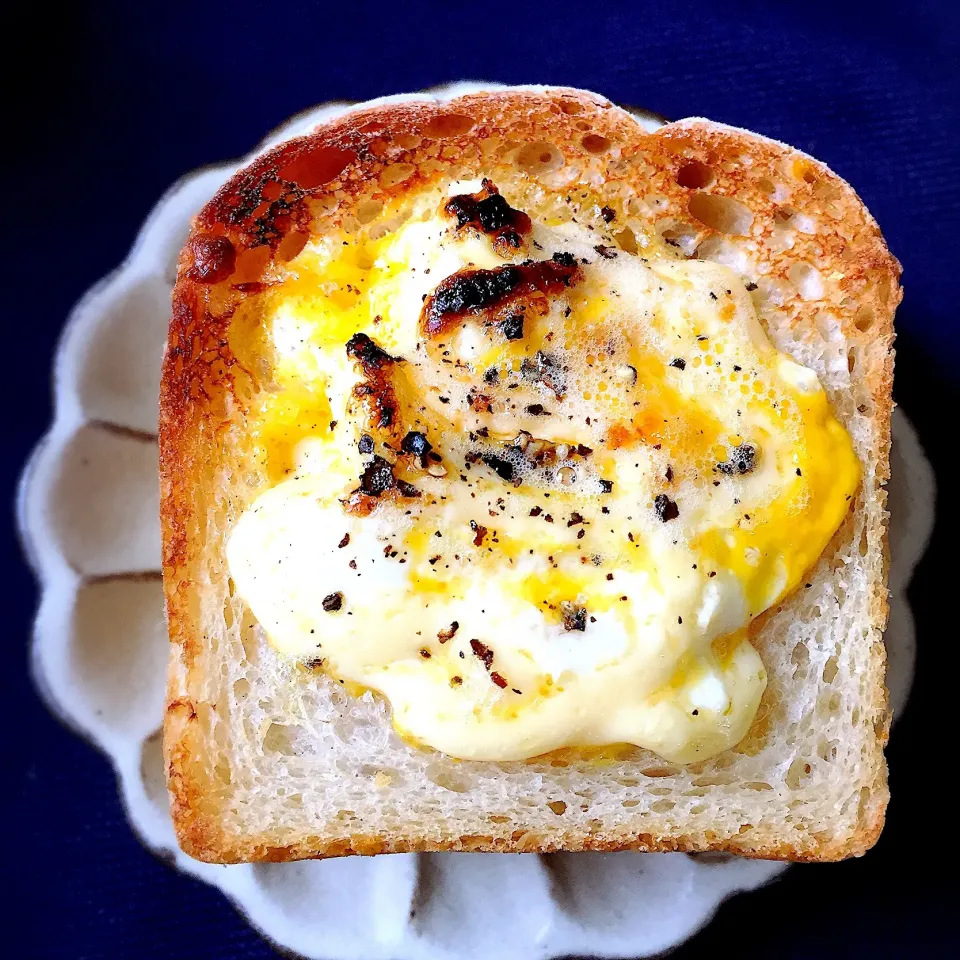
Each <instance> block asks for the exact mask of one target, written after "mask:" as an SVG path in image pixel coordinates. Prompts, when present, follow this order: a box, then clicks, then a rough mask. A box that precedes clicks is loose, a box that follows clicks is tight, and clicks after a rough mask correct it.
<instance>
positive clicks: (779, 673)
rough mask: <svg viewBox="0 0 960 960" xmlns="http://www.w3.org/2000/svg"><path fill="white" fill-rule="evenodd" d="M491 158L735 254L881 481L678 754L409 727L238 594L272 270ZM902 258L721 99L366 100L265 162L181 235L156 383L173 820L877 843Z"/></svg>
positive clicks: (643, 229)
mask: <svg viewBox="0 0 960 960" xmlns="http://www.w3.org/2000/svg"><path fill="white" fill-rule="evenodd" d="M479 176H489V177H492V178H493V179H494V180H495V182H496V183H497V185H498V186H499V187H500V189H501V190H502V191H503V193H504V194H505V195H507V196H509V198H510V200H511V203H512V204H513V205H514V206H516V207H518V208H519V209H521V210H524V211H525V212H527V213H529V214H530V215H531V216H532V217H535V218H543V219H546V220H549V221H550V222H554V223H562V222H564V221H565V220H567V219H569V218H572V217H576V218H577V220H578V222H579V223H581V224H588V225H589V224H591V223H596V224H597V225H600V224H601V223H602V224H603V225H604V226H605V227H607V226H609V225H610V224H612V225H613V226H615V227H616V232H615V237H616V241H617V243H618V244H619V246H620V247H621V248H622V249H623V250H625V251H627V252H629V253H635V252H637V251H638V250H640V251H645V253H644V255H647V256H651V255H663V256H669V257H674V258H676V257H682V258H686V257H695V258H701V259H706V260H712V261H716V262H718V263H723V264H726V265H728V266H730V267H732V268H733V269H734V270H735V271H736V272H737V273H738V274H740V275H741V276H742V277H743V279H744V282H745V284H746V285H747V289H748V290H750V291H751V294H752V297H753V299H754V303H755V305H756V308H757V312H758V315H759V317H760V319H761V322H762V324H763V325H764V327H765V329H766V331H767V333H768V335H769V336H770V338H771V340H772V341H773V343H774V345H775V346H776V347H777V348H778V349H780V350H782V351H784V352H786V353H788V354H789V355H790V356H792V357H793V358H794V359H795V360H797V361H798V362H799V363H801V364H804V365H805V366H807V367H810V368H812V369H813V370H814V371H816V373H817V374H818V376H819V377H820V379H821V382H822V383H823V385H824V387H825V389H826V390H827V391H828V393H829V396H830V399H831V402H832V404H833V407H834V410H835V411H836V414H837V416H838V418H839V419H840V420H841V422H842V423H843V424H844V425H845V427H846V429H847V430H848V431H849V433H850V435H851V437H852V438H853V441H854V445H855V448H856V451H857V455H858V457H859V458H860V461H861V464H862V468H863V480H862V483H861V487H860V490H859V493H858V495H857V497H856V498H855V502H854V504H853V509H852V510H851V513H850V516H849V519H848V521H847V522H846V523H845V524H844V526H843V527H842V528H841V529H840V531H839V532H838V533H837V535H836V536H835V537H834V539H833V540H832V541H831V543H830V545H829V546H828V547H827V549H826V550H825V552H824V554H823V555H822V557H821V559H820V561H819V563H818V564H817V565H816V567H815V568H814V569H813V570H811V571H810V573H809V576H808V577H807V578H806V581H805V583H804V585H803V586H802V587H801V588H800V589H799V590H798V591H796V592H795V593H794V594H793V595H792V596H790V597H788V598H787V599H786V600H785V601H784V602H783V603H781V604H780V605H779V606H778V607H776V608H774V609H772V610H770V611H768V612H767V613H766V614H765V615H763V616H762V617H761V618H759V619H758V620H757V621H754V623H753V625H752V627H751V640H752V642H753V643H754V645H755V647H756V648H757V650H758V651H759V653H760V654H761V656H762V659H763V662H764V665H765V667H766V671H767V675H768V685H767V689H766V692H765V694H764V698H763V702H762V704H761V707H760V711H759V714H758V716H757V718H756V721H755V722H754V724H753V726H752V728H751V730H750V732H749V733H748V735H747V736H746V738H745V739H744V740H742V741H741V742H740V743H739V744H738V745H737V747H735V748H734V749H732V750H729V751H727V752H726V753H723V754H722V755H720V756H718V757H716V758H715V759H713V760H711V761H708V762H706V763H702V764H699V765H695V766H688V767H676V766H671V765H669V764H666V763H664V762H663V761H662V760H660V759H659V758H658V757H656V756H655V755H653V754H651V753H647V752H645V751H643V750H640V749H637V748H632V747H622V746H618V747H611V748H609V749H602V750H596V749H594V750H589V751H586V750H581V751H578V750H569V749H568V750H561V751H555V752H553V753H551V754H549V755H547V756H544V757H541V758H536V759H534V760H529V761H522V762H521V761H516V762H508V763H494V762H461V761H456V760H453V759H450V758H448V757H445V756H443V755H441V754H438V753H434V752H431V751H427V750H420V749H416V748H413V747H410V746H408V745H406V744H405V743H403V742H402V741H401V740H400V739H399V738H398V737H397V735H396V734H395V733H394V732H393V730H392V727H391V724H390V722H389V716H388V706H387V705H386V704H385V703H384V702H383V701H382V700H381V699H379V698H377V697H375V696H373V695H372V694H370V693H365V694H363V695H361V696H359V697H356V696H354V695H352V694H351V693H348V692H347V691H346V690H345V689H343V687H342V686H341V685H340V684H339V683H337V682H336V681H335V680H333V679H331V678H330V677H328V676H326V675H325V674H323V673H322V672H321V671H320V670H319V669H312V668H311V667H310V666H309V665H304V664H302V663H296V662H293V661H290V660H287V659H284V658H283V657H281V656H280V655H279V654H277V653H276V652H275V651H274V650H273V649H272V648H271V647H270V646H269V644H268V643H267V642H266V640H265V638H264V636H263V635H262V633H261V630H260V628H259V626H258V625H257V623H256V622H255V620H254V618H253V617H252V615H251V614H250V612H249V610H248V609H246V608H245V606H244V605H243V603H242V602H241V601H240V600H239V598H238V597H236V596H235V595H234V589H233V585H232V583H231V581H230V578H229V576H228V574H227V572H226V565H225V562H224V557H223V544H224V542H225V540H226V538H227V536H228V535H229V532H230V530H231V528H232V525H233V524H234V523H235V522H236V520H237V518H238V517H239V516H240V514H241V513H242V512H243V510H244V508H245V506H246V505H247V504H248V503H249V502H250V501H251V500H252V498H253V497H254V496H255V495H256V494H257V492H258V491H259V489H260V488H261V485H262V484H263V483H265V482H266V480H265V478H264V477H263V476H261V475H259V474H258V472H257V469H256V468H255V464H254V462H253V460H252V459H251V457H250V455H249V446H250V443H249V438H248V437H247V436H246V432H245V429H244V411H245V410H246V409H249V407H250V405H251V404H252V403H253V402H254V401H255V399H256V397H257V396H258V394H259V393H260V391H262V390H265V389H267V390H268V389H269V388H270V372H269V369H261V368H259V367H258V366H257V365H256V363H248V362H246V358H244V361H245V362H243V363H241V362H239V361H238V358H237V356H236V353H235V351H234V348H233V346H232V345H233V344H235V343H237V342H240V340H243V341H244V342H250V341H251V338H253V339H254V340H255V338H256V335H257V334H256V332H257V329H258V322H259V314H258V309H257V303H258V298H259V297H260V296H262V295H263V294H264V292H265V291H267V290H268V289H269V286H270V284H271V283H272V282H275V281H276V280H277V278H278V277H282V276H283V273H284V270H285V264H286V263H288V262H289V261H290V260H292V259H293V258H294V257H295V256H296V255H297V253H298V252H299V251H300V250H301V249H302V248H303V246H304V244H305V243H306V241H307V239H308V238H309V237H311V236H316V235H320V234H324V233H326V232H330V231H335V230H342V231H345V232H347V233H348V234H355V233H359V232H361V231H366V232H368V233H369V234H370V235H371V236H373V237H376V236H382V235H385V234H386V233H389V232H390V231H392V230H395V229H396V228H397V227H398V226H399V225H400V224H401V223H402V222H404V219H405V216H408V215H409V214H408V213H407V212H406V211H405V198H408V197H410V198H412V197H418V198H419V200H418V203H422V200H423V197H424V195H425V193H429V192H430V191H435V192H436V195H437V198H438V202H439V199H440V198H441V197H442V196H443V191H444V189H445V185H446V184H448V183H449V182H451V181H453V180H458V179H474V178H477V177H479ZM900 297H901V291H900V286H899V264H898V263H897V262H896V260H895V259H894V258H893V257H892V256H891V255H890V253H889V252H888V250H887V248H886V246H885V244H884V241H883V238H882V237H881V234H880V231H879V228H878V227H877V224H876V223H875V222H874V220H873V219H872V218H871V217H870V215H869V213H868V212H867V210H866V209H865V208H864V206H863V205H862V203H861V202H860V200H859V199H858V197H857V196H856V194H855V193H854V191H853V190H852V188H851V187H850V186H849V185H848V184H846V183H845V182H844V181H843V180H841V179H840V178H839V177H837V176H836V175H835V174H833V173H832V172H831V171H830V170H828V169H827V168H826V167H824V166H823V165H822V164H820V163H818V162H817V161H815V160H812V159H811V158H809V157H806V156H804V155H802V154H800V153H798V152H797V151H795V150H792V149H790V148H789V147H786V146H784V145H782V144H778V143H775V142H773V141H770V140H767V139H764V138H761V137H758V136H756V135H754V134H750V133H747V132H744V131H740V130H735V129H732V128H727V127H723V126H720V125H717V124H713V123H710V122H708V121H703V120H690V121H682V122H679V123H672V124H669V125H667V126H665V127H663V128H661V129H659V130H658V131H656V132H655V133H652V134H651V133H646V132H644V131H643V130H642V129H641V128H640V127H639V126H638V125H637V123H636V122H635V121H634V120H633V119H632V118H631V117H630V116H629V115H628V114H626V113H625V112H623V111H622V110H620V109H618V108H616V107H614V106H612V105H611V104H610V103H608V102H607V101H605V100H603V99H601V98H599V97H596V96H594V95H591V94H584V93H581V92H578V91H573V90H566V89H553V90H547V91H543V92H531V91H519V90H517V91H509V90H508V91H502V92H497V93H491V94H485V95H482V94H481V95H472V96H467V97H463V98H461V99H458V100H453V101H450V102H447V103H436V102H432V101H414V102H404V103H393V104H388V105H385V106H381V107H374V108H370V109H359V110H356V111H354V112H351V113H348V114H346V115H344V116H343V117H341V118H339V119H337V120H335V121H333V122H332V123H330V124H328V125H326V126H323V127H321V128H319V129H318V130H316V131H315V132H314V133H313V134H311V135H310V136H308V137H305V138H302V139H297V140H293V141H290V142H288V143H285V144H282V145H281V146H279V147H277V148H275V149H274V150H272V151H270V152H269V153H267V154H265V155H264V156H262V157H260V158H258V159H257V160H255V161H254V162H253V163H252V164H250V165H249V166H248V167H247V168H245V169H244V170H241V171H240V172H239V173H237V174H236V175H235V176H234V177H233V179H232V180H231V181H230V182H229V183H228V184H227V185H226V186H225V187H224V188H223V189H222V190H221V191H220V192H219V193H218V194H217V196H216V197H215V198H214V199H213V200H212V201H211V202H210V203H209V204H207V206H206V207H205V208H204V209H203V210H202V211H201V212H200V214H199V215H198V217H197V218H196V220H195V223H194V227H193V230H192V232H191V235H190V238H189V239H188V241H187V243H186V245H185V247H184V249H183V252H182V254H181V257H180V263H179V275H178V280H177V285H176V289H175V292H174V301H173V317H172V321H171V325H170V334H169V341H168V347H167V352H166V356H165V360H164V368H163V380H162V386H161V432H160V444H161V495H162V506H161V512H162V526H163V563H164V574H165V587H166V595H167V609H168V616H169V624H170V635H171V641H172V656H171V663H170V672H169V689H168V703H167V712H166V721H165V731H164V747H165V755H166V763H167V770H168V783H169V788H170V793H171V800H172V807H173V815H174V820H175V823H176V827H177V831H178V834H179V837H180V841H181V844H182V845H183V847H184V849H185V850H186V851H187V852H188V853H190V854H192V855H193V856H195V857H197V858H199V859H203V860H209V861H213V862H235V861H249V860H287V859H294V858H302V857H314V856H336V855H343V854H352V853H359V854H372V853H380V852H401V851H425V850H498V851H515V852H522V851H551V850H560V849H563V850H588V849H589V850H618V849H626V848H630V849H638V850H662V851H670V850H683V851H704V850H724V851H730V852H733V853H737V854H742V855H746V856H755V857H769V858H782V859H796V860H835V859H840V858H843V857H846V856H850V855H857V854H861V853H863V852H864V851H865V850H866V849H868V848H869V847H870V846H871V845H872V844H873V843H874V842H875V840H876V838H877V836H878V835H879V832H880V830H881V828H882V824H883V817H884V811H885V808H886V804H887V796H888V794H887V783H886V766H885V762H884V758H883V746H884V744H885V742H886V737H887V730H888V711H887V702H886V692H885V688H884V680H883V678H884V664H885V657H884V648H883V642H882V629H883V626H884V623H885V620H886V596H887V595H886V587H885V572H886V570H885V568H886V559H885V530H886V511H885V492H884V489H883V484H884V483H885V482H886V480H887V473H888V451H889V430H890V412H891V383H892V372H893V352H892V341H893V314H894V311H895V308H896V305H897V303H898V302H899V300H900Z"/></svg>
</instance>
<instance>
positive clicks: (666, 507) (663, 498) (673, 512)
mask: <svg viewBox="0 0 960 960" xmlns="http://www.w3.org/2000/svg"><path fill="white" fill-rule="evenodd" d="M653 512H654V513H655V514H656V515H657V519H658V520H659V521H660V522H661V523H667V521H669V520H676V519H677V517H679V516H680V508H679V507H678V506H677V502H676V501H675V500H671V499H670V498H669V497H668V496H667V495H666V494H665V493H661V494H658V495H657V496H656V497H655V498H654V501H653Z"/></svg>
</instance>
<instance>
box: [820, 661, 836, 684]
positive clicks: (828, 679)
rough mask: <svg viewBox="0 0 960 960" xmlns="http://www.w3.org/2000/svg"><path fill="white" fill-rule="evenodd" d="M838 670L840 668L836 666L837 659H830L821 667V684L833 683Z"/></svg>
mask: <svg viewBox="0 0 960 960" xmlns="http://www.w3.org/2000/svg"><path fill="white" fill-rule="evenodd" d="M839 669H840V668H839V666H838V665H837V658H836V657H830V658H829V659H828V660H827V662H826V663H825V664H824V665H823V682H824V683H828V684H829V683H833V681H834V680H836V678H837V673H838V672H839Z"/></svg>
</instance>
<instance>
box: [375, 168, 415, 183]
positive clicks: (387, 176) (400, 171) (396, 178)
mask: <svg viewBox="0 0 960 960" xmlns="http://www.w3.org/2000/svg"><path fill="white" fill-rule="evenodd" d="M416 172H417V168H416V166H415V165H414V164H412V163H392V164H390V166H389V167H387V168H386V170H384V171H383V173H382V174H381V175H380V185H381V186H382V187H384V188H386V189H389V188H390V187H395V186H396V185H397V184H398V183H403V182H404V181H405V180H409V179H410V178H411V177H412V176H413V175H414V174H415V173H416Z"/></svg>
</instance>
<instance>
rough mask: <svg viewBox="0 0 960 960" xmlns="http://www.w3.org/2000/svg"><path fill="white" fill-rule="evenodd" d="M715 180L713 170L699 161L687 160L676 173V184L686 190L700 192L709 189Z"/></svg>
mask: <svg viewBox="0 0 960 960" xmlns="http://www.w3.org/2000/svg"><path fill="white" fill-rule="evenodd" d="M715 179H716V178H715V177H714V174H713V170H712V169H711V168H710V167H708V166H707V165H706V164H705V163H701V162H700V161H699V160H688V161H687V162H686V163H685V164H683V166H682V167H680V169H679V170H678V171H677V177H676V180H677V183H678V184H679V185H680V186H681V187H686V188H687V189H688V190H702V189H703V188H704V187H709V186H710V184H712V183H713V181H714V180H715Z"/></svg>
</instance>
